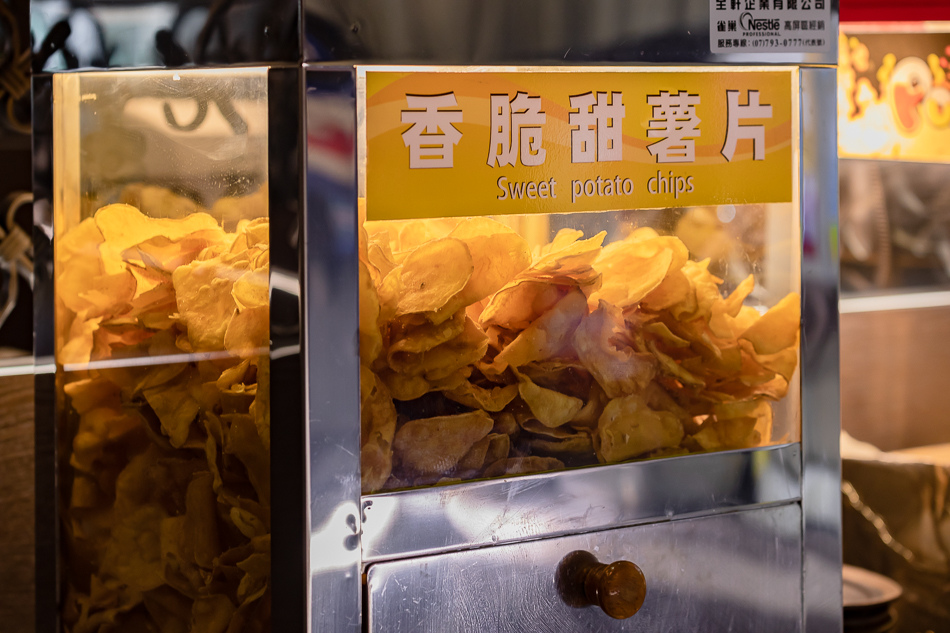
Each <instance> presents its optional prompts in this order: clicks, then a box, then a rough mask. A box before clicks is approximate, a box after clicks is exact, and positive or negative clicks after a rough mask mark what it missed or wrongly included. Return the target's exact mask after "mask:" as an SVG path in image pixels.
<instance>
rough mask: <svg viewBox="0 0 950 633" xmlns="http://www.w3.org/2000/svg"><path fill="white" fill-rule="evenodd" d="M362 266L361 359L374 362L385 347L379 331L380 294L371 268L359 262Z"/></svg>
mask: <svg viewBox="0 0 950 633" xmlns="http://www.w3.org/2000/svg"><path fill="white" fill-rule="evenodd" d="M359 268H360V289H359V291H360V295H359V297H360V308H359V309H360V323H359V336H360V360H361V361H363V362H364V363H367V364H372V362H373V361H374V360H376V357H377V356H379V353H380V352H381V351H382V349H383V339H382V335H381V334H380V331H379V296H378V295H377V294H376V286H375V285H374V284H373V279H372V276H371V275H370V272H369V268H367V266H366V264H364V263H363V262H359Z"/></svg>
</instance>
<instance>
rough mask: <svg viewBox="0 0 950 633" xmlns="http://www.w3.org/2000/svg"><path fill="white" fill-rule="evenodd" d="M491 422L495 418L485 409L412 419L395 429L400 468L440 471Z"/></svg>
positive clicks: (488, 429) (455, 461) (427, 472)
mask: <svg viewBox="0 0 950 633" xmlns="http://www.w3.org/2000/svg"><path fill="white" fill-rule="evenodd" d="M492 426H494V421H493V420H492V419H491V417H489V415H488V414H487V413H485V412H484V411H472V412H470V413H461V414H458V415H446V416H439V417H435V418H425V419H422V420H411V421H409V422H406V423H405V424H403V425H402V426H401V427H400V428H399V430H397V431H396V436H395V440H394V441H393V452H394V455H395V457H396V459H397V460H398V461H399V463H400V464H401V465H402V467H403V468H406V469H408V470H410V471H412V472H416V473H419V474H421V475H443V474H445V473H448V472H450V471H451V470H452V469H454V468H455V466H456V465H457V464H458V463H459V461H460V460H461V459H462V457H464V456H465V454H466V453H468V452H469V451H470V450H471V449H472V446H474V445H475V443H476V442H477V441H478V440H480V439H482V438H483V437H485V436H486V435H488V434H489V432H491V429H492Z"/></svg>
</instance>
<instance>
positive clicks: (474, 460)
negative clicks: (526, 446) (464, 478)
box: [458, 433, 511, 471]
mask: <svg viewBox="0 0 950 633" xmlns="http://www.w3.org/2000/svg"><path fill="white" fill-rule="evenodd" d="M510 448H511V441H510V440H509V439H508V436H507V435H503V434H500V433H490V434H489V435H486V436H485V437H483V438H482V439H480V440H478V441H477V442H475V444H474V445H473V446H472V448H471V450H470V451H469V452H468V453H466V454H465V457H463V458H462V459H461V460H460V461H459V464H458V468H459V470H460V471H466V470H474V471H478V470H481V469H482V467H483V466H484V465H485V464H493V463H494V462H496V461H498V460H499V459H503V458H505V457H507V456H508V452H509V450H510Z"/></svg>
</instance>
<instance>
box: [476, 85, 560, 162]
mask: <svg viewBox="0 0 950 633" xmlns="http://www.w3.org/2000/svg"><path fill="white" fill-rule="evenodd" d="M545 120H547V117H546V115H545V114H544V112H542V111H541V97H538V96H533V97H529V96H528V95H527V94H526V93H524V92H519V93H518V94H517V95H515V98H514V99H511V100H510V101H509V100H508V95H506V94H505V95H492V96H491V149H490V150H489V152H488V166H489V167H495V166H496V165H497V166H499V167H503V166H505V165H514V164H515V162H516V160H517V158H518V157H519V156H520V158H521V164H522V165H524V166H526V167H527V166H534V165H543V164H544V157H545V155H546V154H545V150H544V148H542V147H541V126H542V125H544V122H545Z"/></svg>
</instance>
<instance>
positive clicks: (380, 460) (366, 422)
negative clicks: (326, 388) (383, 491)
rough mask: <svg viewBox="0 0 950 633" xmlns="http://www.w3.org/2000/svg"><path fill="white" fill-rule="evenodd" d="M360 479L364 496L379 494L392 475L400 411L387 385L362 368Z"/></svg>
mask: <svg viewBox="0 0 950 633" xmlns="http://www.w3.org/2000/svg"><path fill="white" fill-rule="evenodd" d="M360 397H361V399H362V406H361V408H360V429H361V432H360V463H361V465H362V468H361V471H360V476H361V480H362V488H363V492H364V493H369V492H372V491H374V490H378V489H379V488H381V487H382V486H383V484H385V483H386V480H387V479H389V475H390V474H391V473H392V468H393V464H392V443H393V438H394V436H395V433H396V408H395V407H394V406H393V399H392V396H391V395H390V393H389V390H388V389H387V388H386V385H385V383H383V382H382V381H381V380H380V379H379V378H378V377H377V376H376V375H375V374H373V372H372V371H370V369H369V368H367V367H365V366H361V367H360Z"/></svg>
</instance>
